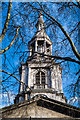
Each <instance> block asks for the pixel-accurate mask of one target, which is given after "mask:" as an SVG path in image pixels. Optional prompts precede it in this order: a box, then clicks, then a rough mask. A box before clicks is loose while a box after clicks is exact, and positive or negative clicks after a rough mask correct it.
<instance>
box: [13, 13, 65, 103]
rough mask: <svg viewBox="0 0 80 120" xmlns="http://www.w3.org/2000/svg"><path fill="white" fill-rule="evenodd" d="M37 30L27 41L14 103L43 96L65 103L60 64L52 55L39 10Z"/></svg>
mask: <svg viewBox="0 0 80 120" xmlns="http://www.w3.org/2000/svg"><path fill="white" fill-rule="evenodd" d="M36 28H37V32H36V33H35V35H34V36H33V37H32V39H31V40H30V41H29V43H28V48H29V51H30V52H29V56H28V58H27V61H26V63H22V64H21V67H20V78H21V81H22V82H23V83H25V84H26V85H27V86H25V84H23V83H20V86H19V94H18V95H17V96H16V98H15V103H18V102H21V101H24V100H28V99H31V98H34V97H36V96H39V95H40V96H45V97H48V98H51V99H54V100H57V101H61V102H64V103H66V98H65V96H64V94H63V88H62V79H61V72H62V69H61V68H60V64H58V63H55V61H54V60H53V58H52V57H50V56H52V45H53V43H52V41H51V40H50V38H49V37H48V35H47V34H46V32H45V25H44V21H43V16H42V13H41V12H40V15H39V18H38V21H37V24H36Z"/></svg>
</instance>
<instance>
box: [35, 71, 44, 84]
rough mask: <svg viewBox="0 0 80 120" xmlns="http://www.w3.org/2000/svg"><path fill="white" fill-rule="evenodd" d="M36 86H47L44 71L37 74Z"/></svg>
mask: <svg viewBox="0 0 80 120" xmlns="http://www.w3.org/2000/svg"><path fill="white" fill-rule="evenodd" d="M36 84H37V85H40V84H45V73H44V72H42V71H39V72H38V73H37V74H36Z"/></svg>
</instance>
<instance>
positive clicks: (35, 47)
mask: <svg viewBox="0 0 80 120" xmlns="http://www.w3.org/2000/svg"><path fill="white" fill-rule="evenodd" d="M35 52H37V40H36V41H35Z"/></svg>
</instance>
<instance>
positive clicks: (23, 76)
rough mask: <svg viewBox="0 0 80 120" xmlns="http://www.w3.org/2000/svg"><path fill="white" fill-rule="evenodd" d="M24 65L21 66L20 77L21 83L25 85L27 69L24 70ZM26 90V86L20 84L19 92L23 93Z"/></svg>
mask: <svg viewBox="0 0 80 120" xmlns="http://www.w3.org/2000/svg"><path fill="white" fill-rule="evenodd" d="M26 68H27V67H26V65H22V75H21V81H22V82H24V83H25V84H26V81H27V77H26V75H27V69H26ZM25 88H26V86H25V85H24V84H23V83H21V86H20V92H22V91H24V90H25Z"/></svg>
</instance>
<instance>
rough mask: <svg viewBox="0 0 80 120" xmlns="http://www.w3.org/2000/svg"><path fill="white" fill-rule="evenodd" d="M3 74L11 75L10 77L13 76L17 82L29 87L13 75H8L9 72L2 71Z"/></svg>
mask: <svg viewBox="0 0 80 120" xmlns="http://www.w3.org/2000/svg"><path fill="white" fill-rule="evenodd" d="M0 71H1V72H4V73H6V74H8V75H10V76H12V77H14V78H15V79H16V80H17V81H19V82H20V83H22V84H24V85H25V86H26V87H27V85H26V84H25V83H24V82H22V81H21V80H19V79H18V78H17V77H15V76H14V75H12V74H11V73H8V72H6V71H4V70H0Z"/></svg>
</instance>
